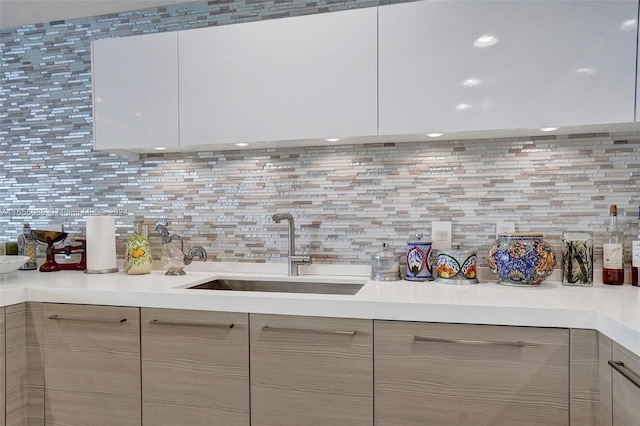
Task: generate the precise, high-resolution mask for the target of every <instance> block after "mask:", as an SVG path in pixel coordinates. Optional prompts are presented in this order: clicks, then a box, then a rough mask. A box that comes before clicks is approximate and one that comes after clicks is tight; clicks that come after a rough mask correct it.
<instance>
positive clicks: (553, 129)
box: [540, 127, 559, 132]
mask: <svg viewBox="0 0 640 426" xmlns="http://www.w3.org/2000/svg"><path fill="white" fill-rule="evenodd" d="M558 129H559V127H541V128H540V131H541V132H554V131H556V130H558Z"/></svg>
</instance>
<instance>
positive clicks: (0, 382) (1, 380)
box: [0, 308, 5, 425]
mask: <svg viewBox="0 0 640 426" xmlns="http://www.w3.org/2000/svg"><path fill="white" fill-rule="evenodd" d="M4 368H5V328H4V308H0V425H4V424H5V370H4Z"/></svg>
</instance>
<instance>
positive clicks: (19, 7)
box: [0, 0, 188, 28]
mask: <svg viewBox="0 0 640 426" xmlns="http://www.w3.org/2000/svg"><path fill="white" fill-rule="evenodd" d="M187 2H188V1H185V0H0V28H13V27H19V26H21V25H24V24H37V23H41V22H50V21H59V20H63V19H73V18H83V17H86V16H96V15H103V14H107V13H114V12H124V11H127V10H136V9H146V8H150V7H158V6H166V5H170V4H175V3H187Z"/></svg>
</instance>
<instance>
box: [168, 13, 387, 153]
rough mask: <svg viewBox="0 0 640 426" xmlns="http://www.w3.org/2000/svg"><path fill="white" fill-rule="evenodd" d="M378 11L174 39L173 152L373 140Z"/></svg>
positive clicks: (210, 31)
mask: <svg viewBox="0 0 640 426" xmlns="http://www.w3.org/2000/svg"><path fill="white" fill-rule="evenodd" d="M376 36H377V8H375V7H372V8H366V9H357V10H349V11H342V12H332V13H323V14H316V15H309V16H300V17H293V18H283V19H274V20H269V21H259V22H251V23H246V24H234V25H225V26H218V27H210V28H204V29H197V30H189V31H181V32H180V33H179V37H178V43H179V51H180V55H179V64H180V77H179V79H180V144H181V145H183V146H184V145H201V144H224V143H230V142H252V141H276V140H298V139H313V138H328V137H348V136H365V135H374V136H375V135H376V134H377V71H376V68H377V37H376Z"/></svg>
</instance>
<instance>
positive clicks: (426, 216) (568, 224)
mask: <svg viewBox="0 0 640 426" xmlns="http://www.w3.org/2000/svg"><path fill="white" fill-rule="evenodd" d="M382 3H388V2H378V1H372V2H362V1H343V2H332V1H323V2H313V3H308V2H301V1H278V0H274V1H267V2H262V1H258V2H255V1H246V2H245V1H235V2H231V1H228V2H225V1H211V2H194V3H188V4H186V5H178V6H172V7H164V8H154V9H146V10H142V11H135V12H126V13H121V14H113V15H106V16H99V17H92V18H85V19H76V20H70V21H60V22H51V23H46V24H37V25H28V26H23V27H19V28H14V29H10V30H0V54H1V56H0V164H1V165H2V168H1V169H0V198H1V199H2V202H1V203H0V241H9V240H15V238H16V235H17V233H18V232H19V230H20V229H21V227H22V224H23V223H26V222H29V223H31V224H32V227H33V228H35V229H60V227H61V226H62V225H64V226H65V229H66V230H68V231H69V232H71V233H73V234H82V233H83V232H84V224H85V219H84V217H85V216H86V215H90V214H95V213H109V214H115V215H118V218H117V219H116V224H117V232H118V239H119V241H118V250H119V253H120V255H123V253H124V241H125V240H126V239H127V238H128V236H129V235H130V234H131V232H132V221H133V217H134V216H135V215H143V216H145V218H146V220H147V221H146V223H147V224H148V225H149V228H150V239H151V242H152V246H153V249H154V251H155V253H156V257H159V253H160V249H159V248H160V247H159V245H160V238H159V235H158V234H157V233H156V232H155V231H153V227H154V223H155V221H156V220H157V219H166V220H167V221H168V222H169V229H170V230H171V231H172V232H175V233H177V234H180V235H182V236H183V237H184V238H185V240H186V242H187V244H188V245H195V244H198V245H202V246H204V247H205V248H206V249H207V251H208V253H209V259H210V260H213V261H243V262H273V261H278V262H280V261H283V258H284V257H285V256H286V252H287V226H286V225H285V224H276V223H273V222H272V221H271V215H272V214H273V213H276V212H290V213H291V214H293V216H294V217H295V220H296V230H297V232H296V237H297V244H296V245H297V248H298V251H302V250H305V251H306V252H308V253H311V255H312V257H313V261H314V262H316V263H340V264H368V263H369V262H370V256H371V255H372V254H373V253H374V252H376V251H378V250H380V249H381V246H382V242H383V241H388V242H389V243H390V245H391V246H392V247H393V249H394V250H395V251H397V252H398V254H402V253H404V250H405V248H406V241H407V240H408V239H409V238H412V237H413V235H414V234H415V233H416V232H423V233H424V234H425V235H427V236H428V235H430V232H431V229H430V228H431V221H432V220H446V221H451V222H452V223H453V239H454V241H457V242H459V243H461V244H462V245H463V246H465V247H468V248H479V249H480V250H481V253H480V254H482V255H483V254H484V253H483V252H482V250H483V247H486V245H487V244H488V243H489V242H490V241H492V240H493V239H494V236H495V223H496V221H499V220H502V221H513V222H516V225H517V229H518V230H519V231H536V232H541V233H542V234H544V236H545V239H547V240H548V241H549V242H551V243H552V244H554V245H556V244H557V247H560V245H559V242H560V238H561V235H562V232H563V231H564V230H568V229H571V230H593V231H594V232H595V237H596V246H598V245H599V244H601V242H602V232H603V231H604V227H605V224H606V223H608V206H609V204H617V205H618V210H619V212H620V215H621V218H620V221H621V222H622V224H623V225H626V226H627V234H628V236H629V237H630V236H631V235H634V234H635V233H636V232H637V230H636V224H637V211H638V205H640V192H638V188H639V186H638V184H639V183H640V135H638V134H612V135H609V134H583V135H563V136H550V137H545V138H513V139H492V140H470V141H453V142H451V141H441V142H440V141H431V142H429V143H425V142H414V143H399V144H393V143H385V144H372V145H344V146H328V147H314V148H287V149H265V150H247V151H244V150H243V151H232V152H231V151H228V152H199V153H189V154H164V155H162V154H157V155H143V156H141V158H140V159H137V160H132V159H128V158H125V157H119V156H116V155H111V154H106V153H101V152H96V151H93V150H92V145H93V139H92V116H91V69H90V67H91V60H90V42H91V41H92V40H94V39H97V38H103V37H112V36H128V35H133V34H141V33H147V32H156V31H171V30H179V29H186V28H195V27H202V26H208V25H220V24H225V23H230V22H241V21H248V20H256V19H268V18H277V17H282V16H292V15H297V14H305V13H318V12H326V11H332V10H341V9H345V8H350V7H368V6H376V5H378V4H382ZM479 257H480V258H483V256H479ZM597 257H598V252H597V253H596V258H597Z"/></svg>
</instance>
